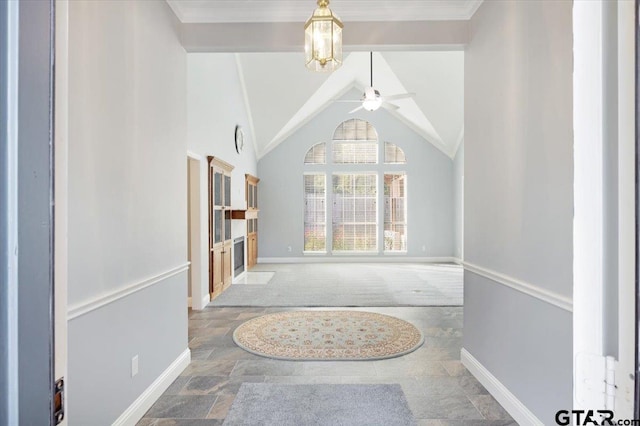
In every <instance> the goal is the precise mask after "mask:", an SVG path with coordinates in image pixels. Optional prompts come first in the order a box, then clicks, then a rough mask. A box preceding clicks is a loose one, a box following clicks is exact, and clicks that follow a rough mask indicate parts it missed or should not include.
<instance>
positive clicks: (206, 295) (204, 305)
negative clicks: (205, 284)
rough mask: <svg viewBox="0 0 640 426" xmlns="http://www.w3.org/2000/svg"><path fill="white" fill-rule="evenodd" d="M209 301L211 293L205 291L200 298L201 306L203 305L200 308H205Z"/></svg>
mask: <svg viewBox="0 0 640 426" xmlns="http://www.w3.org/2000/svg"><path fill="white" fill-rule="evenodd" d="M209 303H211V295H210V294H209V293H207V294H205V295H204V297H203V298H202V306H203V308H202V309H204V308H206V307H207V305H208V304H209ZM202 309H196V310H202Z"/></svg>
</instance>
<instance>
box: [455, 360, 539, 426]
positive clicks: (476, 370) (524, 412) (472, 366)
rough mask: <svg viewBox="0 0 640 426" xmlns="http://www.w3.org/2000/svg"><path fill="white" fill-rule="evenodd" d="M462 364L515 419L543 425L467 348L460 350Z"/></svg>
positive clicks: (523, 423)
mask: <svg viewBox="0 0 640 426" xmlns="http://www.w3.org/2000/svg"><path fill="white" fill-rule="evenodd" d="M460 360H461V361H462V365H464V366H465V367H467V370H469V371H470V372H471V374H473V375H474V376H475V378H476V379H478V381H479V382H480V383H482V386H484V387H485V388H486V389H487V390H488V391H489V393H490V394H491V395H492V396H493V397H494V398H495V399H496V401H498V402H499V403H500V405H502V407H503V408H504V409H505V410H507V412H508V413H509V414H510V415H511V417H513V419H514V420H515V421H516V422H517V423H518V424H519V425H523V426H529V425H531V426H543V425H544V423H542V422H541V421H540V419H538V418H537V417H536V416H535V414H533V413H532V412H531V411H529V409H528V408H527V407H526V405H524V404H523V403H522V402H521V401H520V400H519V399H518V398H517V397H516V396H515V395H514V394H512V393H511V391H509V389H507V387H506V386H505V385H503V384H502V382H501V381H500V380H498V379H497V378H496V377H495V376H494V375H493V374H491V372H490V371H489V370H487V369H486V368H485V366H484V365H482V364H481V363H480V361H478V360H477V359H476V358H475V357H474V356H473V355H471V354H470V353H469V352H468V351H467V350H466V349H464V348H462V350H461V351H460Z"/></svg>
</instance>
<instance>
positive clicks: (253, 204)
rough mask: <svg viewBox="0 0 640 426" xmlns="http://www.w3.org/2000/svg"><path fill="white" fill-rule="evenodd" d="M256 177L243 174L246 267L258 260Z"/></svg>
mask: <svg viewBox="0 0 640 426" xmlns="http://www.w3.org/2000/svg"><path fill="white" fill-rule="evenodd" d="M258 182H260V179H258V178H257V177H255V176H251V175H249V174H247V175H245V194H246V199H247V211H246V213H245V219H246V221H247V269H251V268H252V267H253V266H254V265H255V264H256V263H257V262H258Z"/></svg>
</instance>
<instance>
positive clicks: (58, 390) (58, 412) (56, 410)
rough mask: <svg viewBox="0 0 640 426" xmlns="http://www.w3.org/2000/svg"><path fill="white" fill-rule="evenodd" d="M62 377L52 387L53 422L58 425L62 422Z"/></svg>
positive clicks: (63, 398)
mask: <svg viewBox="0 0 640 426" xmlns="http://www.w3.org/2000/svg"><path fill="white" fill-rule="evenodd" d="M64 400H65V397H64V377H62V378H60V379H58V380H56V383H55V384H54V386H53V420H54V422H55V423H54V424H56V425H59V424H60V423H62V420H64V402H65V401H64Z"/></svg>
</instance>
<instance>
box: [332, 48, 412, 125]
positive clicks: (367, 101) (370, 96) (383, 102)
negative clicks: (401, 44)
mask: <svg viewBox="0 0 640 426" xmlns="http://www.w3.org/2000/svg"><path fill="white" fill-rule="evenodd" d="M369 65H370V69H369V71H370V76H371V86H369V87H367V88H366V89H364V93H363V94H362V99H345V100H338V101H337V102H359V103H361V104H362V105H360V106H359V107H357V108H355V109H353V110H351V111H349V114H352V113H354V112H356V111H359V110H361V109H365V110H367V111H375V110H377V109H378V108H380V107H384V108H386V109H394V110H395V109H398V108H399V107H398V106H397V105H394V104H392V103H390V102H389V101H396V100H399V99H406V98H413V97H414V96H415V95H416V94H415V93H401V94H398V95H391V96H382V95H380V92H379V91H377V90H376V89H374V87H373V52H369Z"/></svg>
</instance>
